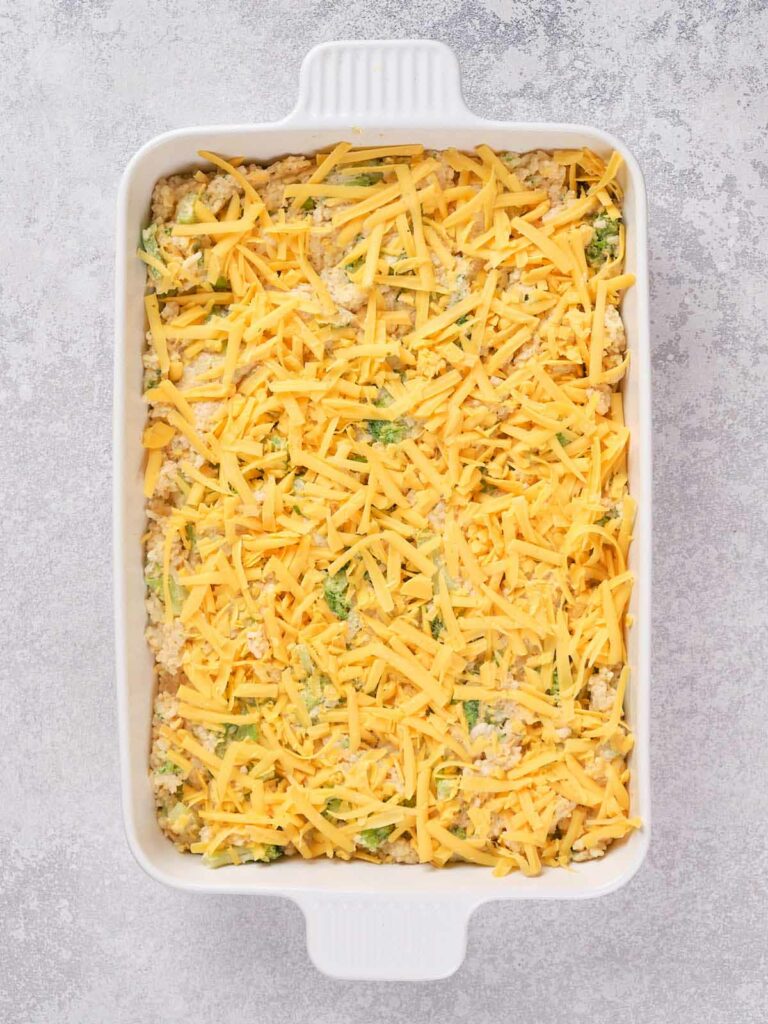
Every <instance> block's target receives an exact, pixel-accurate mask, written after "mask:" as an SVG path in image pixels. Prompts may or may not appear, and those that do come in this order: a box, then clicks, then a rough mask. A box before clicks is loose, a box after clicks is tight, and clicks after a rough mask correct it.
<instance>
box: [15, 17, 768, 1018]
mask: <svg viewBox="0 0 768 1024" xmlns="http://www.w3.org/2000/svg"><path fill="white" fill-rule="evenodd" d="M0 35H1V36H2V41H3V53H4V55H5V56H4V60H3V64H2V67H0V89H1V90H2V91H1V92H0V95H1V96H2V100H3V103H2V106H3V110H4V114H3V120H4V126H5V131H4V133H3V135H4V144H3V159H2V162H1V164H0V179H1V184H0V195H2V198H3V203H2V205H3V211H4V212H3V219H2V236H0V237H1V238H2V250H3V263H4V270H3V273H2V276H1V277H0V293H1V295H2V300H1V301H0V322H2V332H1V335H0V336H1V337H2V343H1V344H0V368H1V369H0V404H1V407H2V424H3V429H2V432H0V445H1V446H2V449H3V453H4V458H3V467H4V472H3V487H2V490H3V510H4V515H5V522H6V526H5V528H4V531H3V532H4V543H3V555H2V558H1V559H0V572H2V593H3V617H4V622H5V629H4V643H3V644H2V650H3V656H2V658H0V672H1V673H2V677H3V682H2V690H1V691H0V693H2V713H1V714H0V750H2V757H3V762H4V768H3V801H2V814H0V838H1V841H2V851H3V855H2V859H3V868H2V880H3V885H2V892H1V893H0V922H1V923H0V935H2V941H1V942H0V1021H2V1022H20V1024H137V1022H140V1024H144V1022H146V1024H158V1022H166V1021H168V1022H175V1021H180V1022H181V1021H184V1022H190V1021H192V1022H195V1024H197V1022H201V1024H204V1022H208V1021H211V1022H216V1024H235V1022H238V1024H240V1022H243V1021H255V1022H259V1024H261V1022H264V1024H266V1022H270V1024H288V1022H291V1024H300V1022H304V1021H311V1022H312V1024H339V1022H342V1021H343V1022H346V1021H350V1022H353V1021H365V1022H366V1024H377V1022H384V1021H387V1022H391V1021H401V1020H402V1021H408V1022H416V1024H421V1022H427V1021H432V1020H445V1021H455V1022H457V1024H461V1022H467V1024H469V1022H471V1024H494V1022H502V1021H503V1022H508V1021H520V1022H523V1024H539V1022H541V1024H551V1022H561V1021H562V1022H566V1021H567V1022H581V1021H585V1022H586V1021H589V1022H590V1024H602V1022H609V1021H611V1022H612V1021H615V1020H621V1021H623V1022H624V1024H631V1022H638V1024H639V1022H642V1024H676V1022H678V1021H680V1022H687V1021H697V1020H700V1021H705V1022H707V1024H728V1022H733V1024H750V1022H764V1021H766V1020H768V1005H767V1001H768V987H767V986H766V980H765V979H766V967H767V965H766V949H767V948H768V928H767V926H766V922H767V921H768V914H767V913H766V909H767V906H766V877H767V876H768V857H767V856H766V842H765V822H766V819H767V818H768V779H767V778H766V775H767V771H766V769H768V758H766V729H767V727H768V713H767V711H766V709H767V708H768V701H767V700H766V688H767V687H768V677H767V674H766V661H767V660H768V658H767V655H768V634H767V633H766V620H767V618H768V614H767V613H768V588H767V587H766V584H765V577H766V544H765V538H766V534H767V533H768V511H766V509H768V503H766V500H765V498H766V485H765V475H766V473H765V461H766V455H768V442H767V441H766V438H768V403H767V402H766V397H765V391H766V388H765V375H766V372H767V371H768V345H766V324H767V323H768V303H767V302H766V284H765V266H766V262H767V261H768V244H767V243H766V238H768V230H766V229H767V228H768V224H767V223H766V222H767V219H768V202H767V200H768V135H767V134H766V111H767V110H768V90H767V88H766V44H765V40H766V38H768V6H766V4H765V2H761V0H756V2H752V3H750V2H747V0H744V2H739V0H716V2H710V3H696V2H692V0H684V2H683V3H679V2H673V0H649V2H647V3H645V4H642V5H639V4H636V3H633V2H631V0H617V2H615V3H611V4H607V3H605V4H603V3H597V2H590V0H573V2H568V3H565V2H564V3H558V2H555V0H530V2H527V3H522V2H519V3H518V2H509V0H465V2H452V0H432V2H421V0H414V2H410V3H398V2H396V0H384V2H373V0H355V2H348V0H344V2H339V3H324V2H322V0H316V2H310V0H297V2H288V0H285V2H276V0H266V2H256V0H250V2H248V0H229V2H217V0H188V2H186V3H184V4H179V3H172V2H170V0H155V2H152V3H150V2H149V0H134V2H130V0H93V2H88V0H66V2H59V3H56V2H51V0H39V2H36V3H33V4H29V5H24V4H10V3H8V4H5V5H3V7H2V9H0ZM399 36H425V37H432V38H435V39H440V40H443V41H445V42H447V43H449V44H450V45H451V46H453V47H454V48H455V50H456V51H457V53H458V56H459V59H460V62H461V66H462V71H463V76H464V89H465V93H466V96H467V100H468V102H469V104H470V106H472V107H473V108H474V109H475V110H476V111H478V112H480V113H484V114H487V115H488V116H492V117H499V118H513V119H521V120H560V121H568V120H573V121H586V122H590V123H593V124H595V125H599V126H601V127H604V128H606V129H608V130H609V131H612V132H614V133H616V134H617V135H619V136H620V137H622V138H624V139H625V140H626V142H627V143H628V145H629V147H630V148H631V149H632V150H633V151H634V152H635V153H636V154H637V156H638V157H639V160H640V163H641V165H642V167H643V170H644V172H645V175H646V180H647V185H648V190H649V198H650V210H651V225H650V244H651V268H652V330H653V369H654V430H655V444H656V449H655V452H656V465H655V487H656V506H655V514H656V520H655V527H656V528H655V545H656V549H655V550H656V557H655V565H654V572H655V599H654V600H655V604H654V626H655V644H654V676H653V786H654V800H655V804H654V819H655V826H654V835H653V842H652V847H651V851H650V855H649V857H648V860H647V861H646V864H645V866H644V867H643V869H642V870H641V872H640V873H639V875H638V876H637V877H636V878H635V880H634V881H633V882H632V883H631V884H630V885H629V886H628V887H627V888H625V889H624V890H622V891H620V892H618V893H616V894H615V895H613V896H610V897H606V898H604V899H602V900H599V901H594V902H585V903H570V904H557V903H550V904H535V903H527V904H495V905H489V906H485V907H483V908H482V909H481V910H479V911H478V912H477V914H476V915H475V916H474V918H473V920H472V924H471V927H470V937H469V951H468V955H467V960H466V963H465V965H464V967H463V968H462V970H461V971H460V972H459V973H458V974H457V975H455V976H454V977H453V978H451V979H449V980H447V981H444V982H434V983H424V984H416V985H410V984H392V985H387V984H378V983H377V984H366V983H357V984H347V983H342V982H336V981H332V980H329V979H328V978H325V977H323V976H321V975H319V974H318V973H317V972H316V971H315V970H314V968H313V967H312V966H311V965H310V963H309V961H308V960H307V956H306V951H305V943H304V925H303V920H302V917H301V914H300V912H299V911H298V910H297V909H296V908H295V907H294V906H293V905H292V904H290V903H288V902H286V901H282V900H279V899H256V898H254V899H245V898H237V897H226V898H214V897H210V898H201V897H196V896H192V895H186V894H184V893H180V892H175V891H171V890H168V889H165V888H163V887H161V886H160V885H158V884H157V883H155V882H153V881H151V880H150V879H149V878H147V877H145V876H144V874H143V873H142V872H141V870H140V869H139V868H138V867H137V865H136V864H135V863H134V861H133V859H132V857H131V855H130V853H129V851H128V848H127V845H126V842H125V839H124V836H123V830H122V824H121V821H120V814H119V790H118V766H117V751H116V747H115V699H114V685H113V641H112V620H111V615H112V612H111V570H110V540H111V537H110V498H109V495H110V486H111V480H110V459H111V453H110V427H111V424H110V418H111V369H112V300H113V281H112V272H113V222H114V199H115V190H116V186H117V182H118V179H119V176H120V174H121V172H122V169H123V167H124V165H125V163H126V161H127V160H128V158H129V157H130V155H131V154H132V153H133V152H134V151H135V150H136V149H137V148H138V147H139V146H140V145H141V144H142V143H143V142H144V141H146V140H147V139H149V138H150V137H152V136H154V135H156V134H158V133H159V132H162V131H165V130H167V129H170V128H174V127H179V126H184V125H194V124H205V123H210V124H214V123H217V122H224V121H229V122H241V123H242V122H247V121H249V120H268V119H273V118H277V117H279V116H281V115H282V114H284V113H286V112H287V111H288V109H289V108H290V107H291V105H292V102H293V99H294V96H295V91H296V80H297V73H298V67H299V64H300V61H301V58H302V56H303V54H304V52H305V51H306V50H307V49H308V47H309V46H310V45H311V44H313V43H315V42H319V41H321V40H326V39H334V38H346V37H349V38H357V37H360V38H364V37H378V38H387V37H399Z"/></svg>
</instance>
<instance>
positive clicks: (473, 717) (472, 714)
mask: <svg viewBox="0 0 768 1024" xmlns="http://www.w3.org/2000/svg"><path fill="white" fill-rule="evenodd" d="M464 717H465V718H466V720H467V729H469V731H470V732H471V731H472V730H473V729H474V727H475V726H476V725H477V720H478V718H479V717H480V701H479V700H465V701H464Z"/></svg>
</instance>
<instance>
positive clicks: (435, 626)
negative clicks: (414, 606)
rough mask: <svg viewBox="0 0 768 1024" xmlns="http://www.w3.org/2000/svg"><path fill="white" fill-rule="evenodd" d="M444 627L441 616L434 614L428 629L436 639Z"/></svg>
mask: <svg viewBox="0 0 768 1024" xmlns="http://www.w3.org/2000/svg"><path fill="white" fill-rule="evenodd" d="M444 629H445V623H444V622H443V618H442V616H441V615H436V616H435V617H434V619H432V621H431V622H430V624H429V631H430V633H431V634H432V636H433V638H434V639H435V640H437V638H438V637H439V636H440V634H441V633H442V632H443V630H444Z"/></svg>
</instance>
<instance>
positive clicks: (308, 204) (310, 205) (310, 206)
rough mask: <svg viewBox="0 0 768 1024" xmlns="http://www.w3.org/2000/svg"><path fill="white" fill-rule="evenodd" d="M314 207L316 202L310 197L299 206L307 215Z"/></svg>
mask: <svg viewBox="0 0 768 1024" xmlns="http://www.w3.org/2000/svg"><path fill="white" fill-rule="evenodd" d="M316 206H317V200H316V199H313V198H312V196H310V197H309V199H305V200H304V202H303V203H302V204H301V208H302V210H306V211H307V213H309V212H311V211H312V210H314V208H315V207H316Z"/></svg>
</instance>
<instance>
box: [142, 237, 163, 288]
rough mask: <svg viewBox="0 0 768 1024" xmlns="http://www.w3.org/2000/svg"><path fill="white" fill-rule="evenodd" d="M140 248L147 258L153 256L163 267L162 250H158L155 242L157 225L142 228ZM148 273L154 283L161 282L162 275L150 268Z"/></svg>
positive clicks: (158, 246)
mask: <svg viewBox="0 0 768 1024" xmlns="http://www.w3.org/2000/svg"><path fill="white" fill-rule="evenodd" d="M141 247H142V249H143V250H144V252H145V253H146V254H147V256H153V257H154V258H155V259H156V260H160V262H161V263H162V264H163V265H165V257H164V256H163V250H162V249H161V248H160V243H159V242H158V240H157V224H150V225H149V227H148V228H144V229H143V230H142V232H141ZM149 273H150V274H151V275H152V277H153V278H154V279H155V281H160V280H162V277H163V275H162V274H161V273H160V271H159V270H157V269H156V268H155V267H150V268H149Z"/></svg>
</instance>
